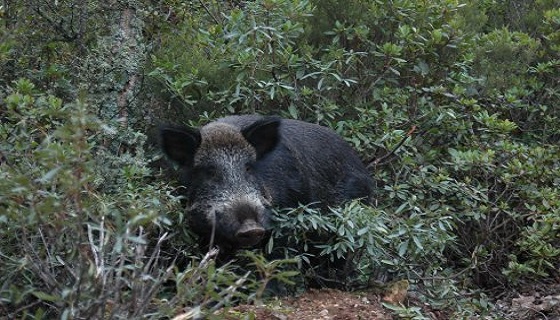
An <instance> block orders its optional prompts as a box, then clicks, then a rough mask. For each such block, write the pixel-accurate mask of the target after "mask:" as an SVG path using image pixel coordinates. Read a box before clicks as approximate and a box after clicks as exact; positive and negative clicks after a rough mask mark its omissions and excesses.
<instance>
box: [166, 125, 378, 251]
mask: <svg viewBox="0 0 560 320" xmlns="http://www.w3.org/2000/svg"><path fill="white" fill-rule="evenodd" d="M160 131H161V146H162V149H163V152H164V153H165V154H166V155H167V156H168V157H169V158H170V159H171V160H172V161H174V162H175V163H176V164H178V165H179V166H180V168H181V170H182V172H183V174H182V177H181V179H180V180H181V181H182V183H183V185H184V186H185V198H186V203H187V205H186V210H187V214H188V215H190V221H191V228H192V229H193V230H194V232H196V233H197V234H199V235H201V236H202V237H204V238H205V239H206V241H208V242H212V243H214V244H216V245H218V246H220V247H222V248H226V250H228V251H229V250H235V249H238V248H240V247H252V246H255V245H257V244H258V243H259V242H261V240H262V239H263V237H265V233H266V228H267V224H268V219H269V217H270V211H269V210H270V209H271V208H273V207H278V208H290V207H296V206H298V205H299V204H313V205H315V206H317V207H319V208H327V207H328V206H334V205H339V204H341V203H343V202H345V201H348V200H351V199H356V198H362V199H364V201H369V199H370V196H371V194H372V179H371V177H370V175H369V174H368V172H367V170H366V168H365V166H364V165H363V163H362V162H361V160H360V158H359V157H358V155H357V154H356V152H355V151H354V150H353V149H352V147H351V146H350V145H349V144H348V143H346V142H345V141H344V140H343V139H342V138H341V137H340V136H338V135H337V134H336V133H335V132H334V131H332V130H331V129H328V128H326V127H322V126H320V125H316V124H311V123H307V122H303V121H297V120H289V119H281V118H278V117H269V116H258V115H240V116H229V117H226V118H222V119H218V120H216V121H214V122H211V123H209V124H207V125H205V126H203V127H201V128H200V129H194V128H186V127H163V128H161V130H160Z"/></svg>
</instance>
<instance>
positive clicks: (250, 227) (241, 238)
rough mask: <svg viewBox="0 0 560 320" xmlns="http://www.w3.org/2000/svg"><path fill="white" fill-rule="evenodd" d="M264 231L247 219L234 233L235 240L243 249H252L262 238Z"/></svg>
mask: <svg viewBox="0 0 560 320" xmlns="http://www.w3.org/2000/svg"><path fill="white" fill-rule="evenodd" d="M264 233H265V230H264V228H263V227H262V226H261V225H260V224H258V223H257V222H256V221H255V220H252V219H247V220H245V221H244V222H243V224H241V226H240V227H239V229H238V230H237V232H236V233H235V239H236V240H237V242H239V244H240V245H241V246H243V247H252V246H254V245H256V244H257V243H259V242H260V241H261V239H262V238H263V237H264Z"/></svg>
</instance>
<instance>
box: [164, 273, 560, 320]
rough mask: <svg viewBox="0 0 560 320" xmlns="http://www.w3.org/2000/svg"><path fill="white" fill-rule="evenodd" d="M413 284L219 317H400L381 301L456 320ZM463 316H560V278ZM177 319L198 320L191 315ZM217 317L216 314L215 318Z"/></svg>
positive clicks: (316, 296)
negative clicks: (418, 295) (423, 299)
mask: <svg viewBox="0 0 560 320" xmlns="http://www.w3.org/2000/svg"><path fill="white" fill-rule="evenodd" d="M407 289H408V282H406V281H400V282H396V283H395V284H393V285H390V286H389V287H388V288H386V290H385V291H384V292H383V293H382V294H376V293H373V292H345V291H339V290H334V289H320V290H309V291H307V292H305V293H303V294H302V295H300V296H298V297H284V298H276V299H274V300H272V301H267V302H266V303H267V304H266V305H262V306H256V305H239V306H236V307H234V308H226V309H222V310H221V311H219V312H218V313H217V314H215V316H216V318H215V319H226V320H240V319H256V320H268V319H270V320H369V319H371V320H376V319H399V318H398V317H397V316H396V315H395V314H394V313H393V312H392V311H391V310H389V309H388V308H385V307H384V306H383V305H382V303H383V302H387V303H389V304H392V305H407V306H416V307H420V308H421V310H422V315H424V316H425V317H428V318H429V319H434V320H447V319H457V318H458V317H457V316H453V313H452V311H450V310H449V311H447V312H446V311H443V310H436V309H432V308H431V307H430V306H429V305H423V304H421V303H420V302H419V301H415V300H414V299H412V298H410V297H409V295H408V294H407ZM459 318H461V319H485V320H487V319H507V320H560V281H559V282H556V281H552V282H551V283H548V284H546V285H531V286H527V287H525V288H524V289H523V290H521V291H519V292H511V293H507V294H504V296H503V297H502V298H501V299H500V300H498V301H495V302H493V307H492V309H491V311H490V314H485V315H480V316H477V315H474V316H471V317H469V318H465V317H464V316H459ZM175 319H177V320H186V319H193V318H192V317H190V316H189V315H187V314H183V315H180V316H178V317H176V318H175ZM212 319H214V318H212Z"/></svg>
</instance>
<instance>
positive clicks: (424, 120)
mask: <svg viewBox="0 0 560 320" xmlns="http://www.w3.org/2000/svg"><path fill="white" fill-rule="evenodd" d="M127 10H129V11H127ZM86 12H87V13H88V14H87V15H83V13H86ZM124 12H128V13H131V12H132V15H133V16H134V19H132V20H131V23H130V26H131V27H132V29H133V30H132V31H134V32H129V34H128V38H127V39H128V40H130V41H129V42H126V43H125V41H124V40H123V37H124V36H125V35H126V32H121V31H123V30H121V29H120V28H124V27H123V25H124V23H123V20H121V19H122V18H123V17H125V16H126V15H125V14H124ZM79 13H81V14H82V15H80V14H79ZM521 13H522V14H521ZM0 22H1V23H0V40H1V41H0V71H1V72H0V74H2V76H1V79H0V107H1V108H0V126H1V127H0V152H1V154H0V169H1V170H0V226H1V230H0V231H1V234H0V239H1V240H2V243H3V246H2V248H1V249H0V250H1V252H0V253H1V255H2V259H0V264H1V265H0V269H1V270H2V273H1V274H0V277H1V279H2V282H3V283H4V285H2V287H1V289H0V290H1V291H0V299H2V300H1V301H2V304H0V311H2V312H4V311H6V312H4V313H7V314H9V315H10V316H13V317H21V318H25V317H27V318H41V317H43V318H52V317H57V316H63V315H64V316H67V317H80V316H83V317H88V316H95V317H101V316H108V317H109V316H113V315H114V316H115V317H130V316H135V315H136V314H134V312H137V313H138V314H140V313H144V314H148V315H153V316H154V317H162V315H163V316H166V315H167V316H169V315H175V314H177V313H179V312H181V311H180V310H182V311H183V312H191V313H193V314H195V313H198V312H200V313H204V312H208V311H213V310H215V308H216V307H218V306H222V305H227V304H228V303H230V302H232V301H257V300H260V299H261V298H262V296H263V295H264V292H263V288H264V287H265V285H263V283H267V282H269V280H272V279H273V280H274V281H280V282H282V281H285V280H286V279H287V278H286V277H287V275H291V276H293V273H291V272H286V271H291V270H292V269H294V265H293V264H291V263H289V262H290V261H292V260H281V262H278V261H266V260H263V259H262V256H260V255H259V254H253V255H252V254H251V253H246V254H245V255H244V256H241V257H238V259H237V262H236V263H232V264H226V265H216V264H215V262H214V261H213V258H212V255H210V256H208V257H206V258H205V253H206V248H200V246H198V245H197V243H196V241H195V240H194V239H193V238H192V236H191V234H190V231H189V230H188V228H185V227H183V226H184V225H185V221H186V220H187V217H184V216H183V212H182V210H181V208H180V205H179V203H178V202H179V201H178V199H177V198H175V197H174V196H173V195H174V191H173V189H172V187H170V186H168V185H167V184H166V183H164V182H162V181H166V180H169V178H168V177H167V176H164V175H163V174H162V173H160V172H159V171H158V170H157V169H155V168H156V167H155V165H154V164H153V163H151V162H152V160H154V163H156V161H157V160H158V159H159V156H156V155H155V154H156V153H154V150H153V149H154V148H153V147H154V146H152V145H150V142H148V143H144V142H145V141H151V140H155V137H146V136H145V135H144V134H141V133H139V132H138V131H136V130H134V129H132V128H129V127H127V125H130V124H134V125H135V126H136V128H143V129H142V131H145V130H144V128H151V127H154V125H155V124H158V123H160V122H185V123H190V124H192V125H199V124H202V123H206V122H208V121H210V120H212V119H214V118H217V117H219V116H222V115H226V114H230V113H252V112H257V113H263V114H271V113H274V114H280V115H282V116H285V117H291V118H298V119H303V120H307V121H311V122H316V123H320V124H322V125H325V126H329V127H331V128H333V129H335V130H336V131H337V132H338V133H340V134H341V135H342V136H343V137H345V138H346V139H347V140H348V141H349V142H350V143H351V144H352V145H353V146H354V147H355V148H356V149H357V150H358V151H359V153H360V155H361V156H362V158H363V159H364V161H365V162H367V163H368V164H369V168H371V172H372V175H373V176H374V177H375V179H376V197H375V201H374V203H372V204H371V205H369V206H363V205H358V204H357V203H350V204H347V205H346V206H343V207H342V208H332V210H331V211H328V212H317V211H316V210H311V209H310V208H306V207H301V208H293V210H288V211H280V212H279V213H278V215H277V216H276V220H277V221H276V223H277V224H276V226H275V229H274V233H275V234H276V235H277V237H275V238H273V239H272V242H271V243H270V246H269V248H268V249H269V250H270V251H272V256H273V257H288V258H292V257H298V259H299V260H298V261H299V264H300V266H302V267H304V268H302V270H304V271H305V273H304V274H302V275H301V277H290V279H292V280H293V281H294V282H295V283H294V284H293V285H294V287H295V288H296V290H301V289H302V288H303V287H304V283H305V281H307V280H306V279H309V277H313V276H314V273H315V274H317V271H325V270H327V271H328V269H329V268H331V267H333V266H339V263H340V260H338V258H339V257H345V258H346V259H347V260H346V262H347V263H348V265H350V267H349V268H348V269H347V270H346V271H348V272H346V273H344V272H343V273H342V274H338V275H337V274H334V275H333V278H334V279H335V280H336V281H339V280H340V281H342V280H346V279H350V280H351V281H350V283H351V284H352V286H353V287H360V286H367V285H369V284H370V283H371V281H372V280H374V279H376V278H377V275H385V276H390V277H394V278H396V279H400V278H406V280H409V281H410V283H411V286H412V287H413V289H414V290H416V291H418V292H421V293H422V294H421V295H420V298H421V299H425V300H428V301H429V302H430V303H432V304H433V305H434V304H435V305H437V304H439V305H440V306H447V307H451V308H454V309H455V310H456V312H457V315H458V317H460V314H462V315H465V316H466V315H469V312H480V310H474V309H472V308H470V307H465V303H466V302H465V300H464V299H462V298H452V297H453V295H454V294H457V293H459V292H461V290H463V291H462V292H465V291H468V292H474V293H478V292H479V291H478V290H479V289H484V290H487V291H488V292H489V293H492V292H493V290H498V291H499V290H503V289H505V288H511V286H514V285H521V284H523V283H526V282H527V281H533V282H540V281H546V279H548V278H549V277H550V276H551V275H554V274H555V273H556V272H557V270H558V268H560V265H559V264H558V261H559V255H560V252H559V250H560V243H559V240H558V239H559V236H558V235H559V233H560V231H559V227H558V226H559V225H560V220H559V219H560V218H559V213H558V209H559V207H560V202H559V200H558V198H559V197H558V191H557V190H558V183H559V181H560V176H559V174H560V173H559V172H560V171H559V170H558V168H559V163H560V156H559V155H560V152H559V150H558V149H559V147H558V142H559V139H560V117H559V114H560V112H559V109H558V106H559V105H560V86H559V83H560V82H559V73H558V67H559V65H560V32H559V30H560V28H559V26H560V11H559V10H558V8H557V6H556V3H555V1H554V0H542V1H536V2H530V3H529V2H526V1H525V2H523V1H518V0H510V1H493V0H487V1H465V2H464V3H462V4H458V3H457V2H456V1H451V0H438V1H431V2H425V1H424V2H419V1H409V0H398V1H389V2H388V1H357V0H356V1H354V0H353V1H347V2H337V1H330V0H329V1H305V0H263V1H225V2H224V1H204V2H181V1H161V2H149V3H148V2H142V1H129V2H128V1H125V2H122V3H119V5H118V6H109V5H104V4H101V3H94V2H87V3H78V2H76V1H72V0H65V1H59V2H57V4H56V5H52V6H51V5H50V4H48V3H34V2H29V1H27V2H21V3H10V5H9V6H7V5H5V6H3V7H0ZM129 31H130V30H129ZM131 35H132V36H131ZM118 48H120V49H122V50H120V49H118ZM148 53H149V54H150V55H149V57H150V58H149V63H146V62H145V61H144V57H145V56H146V55H147V54H148ZM142 72H145V78H144V80H145V81H144V82H142V81H137V82H135V83H136V84H140V85H139V87H134V88H130V91H127V88H128V86H130V87H133V84H132V83H131V82H130V81H129V80H130V78H131V75H134V76H138V78H137V79H140V77H139V76H140V75H141V73H142ZM20 77H26V78H29V79H31V82H33V83H34V84H35V87H34V86H33V85H32V84H31V82H30V81H25V80H21V81H17V82H14V81H15V80H16V79H19V78H20ZM76 97H78V99H76ZM123 97H124V99H123ZM119 98H121V100H120V102H119V100H118V99H119ZM123 101H124V102H125V103H124V104H123ZM117 102H118V103H117ZM94 114H95V115H97V116H99V117H101V119H98V118H97V117H94V116H93V115H94ZM116 118H118V121H119V122H118V123H117V122H116V121H117V120H116ZM169 181H170V184H171V185H174V186H175V182H174V181H172V180H169ZM279 209H281V208H279ZM316 233H319V234H320V237H319V239H320V240H321V242H320V243H317V242H316V240H317V239H315V238H313V237H311V236H310V235H311V234H316ZM278 252H280V253H278ZM313 255H314V256H315V257H314V256H313ZM317 257H318V258H317ZM175 259H176V260H175ZM313 259H316V260H313ZM243 260H244V261H248V265H247V266H245V267H243V268H239V267H238V266H237V264H241V262H242V261H243ZM314 261H319V264H318V265H309V263H308V262H314ZM330 261H332V265H331V262H330ZM323 263H324V264H323ZM337 264H338V265H337ZM322 267H324V268H322ZM250 268H253V269H252V270H258V272H260V274H261V276H260V278H261V279H260V280H259V278H253V277H250V276H246V272H247V270H249V269H250ZM317 269H320V270H317ZM343 271H344V270H343ZM319 275H321V274H320V273H319ZM327 276H330V275H329V274H328V272H327ZM383 277H384V276H382V277H381V279H383ZM262 280H264V281H262ZM166 281H168V282H166ZM169 283H171V285H169ZM228 288H229V289H228ZM471 297H472V298H471ZM466 299H467V300H469V302H468V303H469V304H472V305H474V306H477V308H479V309H484V308H487V307H488V305H487V304H486V303H485V301H486V300H485V299H486V298H485V296H484V294H478V296H477V294H474V295H472V296H469V298H466ZM181 306H185V309H182V307H181ZM2 308H4V309H2ZM186 309H188V310H186ZM475 309H476V308H475ZM131 310H132V311H131ZM399 310H400V311H398V312H401V313H402V314H406V313H407V312H408V313H409V315H410V314H412V313H414V314H415V315H417V314H418V312H417V311H418V310H416V309H414V310H413V309H410V310H409V309H403V310H401V309H399ZM470 315H471V316H472V314H470ZM477 315H480V314H477Z"/></svg>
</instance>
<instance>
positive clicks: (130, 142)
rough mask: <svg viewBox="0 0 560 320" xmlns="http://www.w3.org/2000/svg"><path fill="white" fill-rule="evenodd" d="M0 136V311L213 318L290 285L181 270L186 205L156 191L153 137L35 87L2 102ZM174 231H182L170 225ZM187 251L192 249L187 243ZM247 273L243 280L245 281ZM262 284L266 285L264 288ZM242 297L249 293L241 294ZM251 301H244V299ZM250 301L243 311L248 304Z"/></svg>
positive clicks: (24, 86) (211, 267) (21, 87)
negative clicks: (179, 239) (178, 244)
mask: <svg viewBox="0 0 560 320" xmlns="http://www.w3.org/2000/svg"><path fill="white" fill-rule="evenodd" d="M4 102H5V105H3V106H2V110H4V111H2V114H1V116H2V123H1V124H0V151H1V152H2V153H1V155H2V159H1V162H0V169H1V171H0V239H1V241H2V248H1V249H0V255H1V257H2V259H0V269H1V270H2V273H0V280H1V282H2V286H1V287H0V301H1V302H2V307H0V311H1V313H2V314H3V315H7V316H8V317H10V318H11V317H14V318H22V319H47V318H49V319H50V318H62V319H68V318H124V319H130V318H138V317H145V316H148V315H153V316H154V317H156V318H159V317H161V316H165V315H167V316H171V315H175V314H177V312H180V311H181V310H182V309H184V308H187V307H188V308H190V310H196V312H198V313H201V314H202V313H204V312H207V311H208V310H210V311H213V310H216V309H217V308H219V307H223V306H227V305H228V303H231V302H232V301H246V300H254V299H262V295H263V294H262V289H260V291H258V292H260V294H257V295H251V294H249V293H247V290H248V288H264V287H265V285H266V282H267V281H270V280H271V279H276V278H280V279H285V278H286V276H289V274H285V273H282V272H277V271H275V270H276V266H278V265H281V264H283V263H287V262H282V261H278V262H275V263H274V264H273V265H272V266H267V265H266V262H264V261H262V260H259V259H258V257H254V258H252V260H253V261H254V265H255V268H261V269H263V268H264V269H263V270H267V272H266V274H263V275H262V277H261V278H257V277H256V276H255V275H249V274H250V273H246V274H245V275H244V276H240V275H239V272H234V270H233V268H232V266H231V265H225V266H221V267H217V266H215V262H214V259H215V253H214V254H210V253H209V254H208V255H207V256H206V258H204V259H201V258H202V255H201V254H200V253H199V252H197V251H195V250H191V251H190V252H188V253H187V254H188V255H189V256H190V255H195V254H199V255H200V258H196V257H194V256H192V257H190V261H189V263H187V264H183V265H181V266H179V265H178V264H176V263H175V262H176V261H177V259H178V256H179V255H180V252H179V251H178V250H176V249H174V248H173V242H171V241H170V239H173V238H174V235H173V230H172V229H171V225H172V224H173V223H177V222H180V216H179V215H177V214H176V213H177V212H178V211H179V203H178V199H177V198H176V197H174V196H172V189H171V188H170V187H168V186H167V185H166V184H165V183H163V182H161V180H163V179H162V178H161V177H160V178H159V179H157V180H156V179H155V175H156V174H157V173H154V172H153V171H152V170H151V169H150V168H149V167H148V158H147V156H146V155H145V154H144V151H143V150H144V140H145V138H146V137H145V135H143V134H141V133H138V132H134V131H132V130H130V129H126V128H122V127H118V126H114V125H108V124H104V123H103V122H101V121H100V120H99V119H97V118H96V117H95V116H93V115H92V114H91V113H90V112H89V111H88V108H87V107H88V106H87V105H85V104H83V103H81V102H80V101H77V102H75V103H67V104H64V103H63V102H62V101H61V100H60V99H59V98H57V97H55V96H52V95H48V94H44V93H41V92H40V91H39V90H37V89H36V88H35V87H34V85H33V84H32V83H31V82H30V81H28V80H20V81H18V82H17V83H14V87H13V91H12V92H11V93H10V94H9V95H8V96H6V97H5V99H4ZM172 222H173V223H172ZM182 245H183V247H182V249H183V248H184V245H185V243H182ZM245 272H246V271H245ZM263 281H264V282H263ZM241 289H243V290H241ZM242 291H243V292H242ZM239 299H241V300H239Z"/></svg>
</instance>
